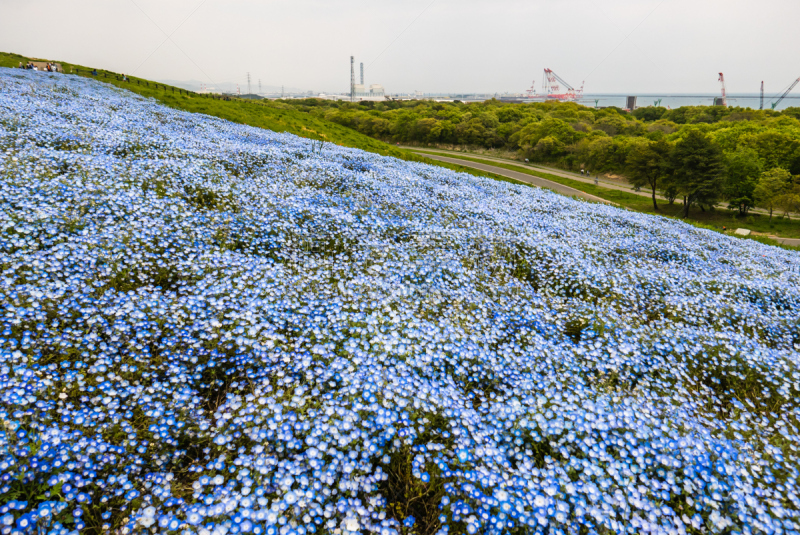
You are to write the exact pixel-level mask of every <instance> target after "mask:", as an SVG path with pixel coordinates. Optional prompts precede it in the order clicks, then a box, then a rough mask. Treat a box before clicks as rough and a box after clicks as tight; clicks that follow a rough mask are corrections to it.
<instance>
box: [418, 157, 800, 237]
mask: <svg viewBox="0 0 800 535" xmlns="http://www.w3.org/2000/svg"><path fill="white" fill-rule="evenodd" d="M419 152H424V153H426V154H441V153H438V152H430V151H419ZM453 157H454V158H459V159H461V160H466V161H470V162H475V163H481V164H484V165H493V166H495V167H501V168H503V169H508V170H510V171H516V172H518V173H525V174H528V175H531V176H537V177H540V178H545V179H547V180H552V181H553V182H558V183H559V184H564V185H565V186H570V187H572V188H575V189H577V190H581V191H585V192H586V193H589V194H592V195H595V196H597V197H600V198H602V199H605V200H607V201H612V202H615V203H617V204H619V205H620V206H622V207H624V208H627V209H629V210H634V211H637V212H643V213H648V214H655V215H661V216H665V217H674V218H677V219H682V218H681V215H682V213H683V205H681V204H679V203H677V202H676V203H675V204H672V205H670V204H668V203H666V202H664V201H662V202H659V204H658V206H659V211H658V212H656V211H654V210H653V203H652V201H651V200H650V198H648V197H643V196H641V195H637V194H635V193H627V192H625V191H620V190H616V189H611V188H605V187H603V186H595V185H594V184H587V183H586V182H581V181H580V180H572V179H569V178H565V177H562V176H558V175H553V174H550V173H544V172H542V171H539V170H534V169H531V168H529V167H525V166H521V165H513V164H507V163H503V162H498V161H495V160H482V159H480V158H472V157H469V156H462V155H461V154H460V153H459V154H458V155H454V156H453ZM684 221H686V222H687V223H690V224H693V225H698V226H701V227H704V228H710V229H713V230H722V227H723V226H724V227H727V228H728V229H729V230H730V229H733V230H735V229H737V228H739V227H742V228H748V229H750V230H751V231H753V232H756V233H762V234H770V235H776V236H781V237H784V238H800V221H798V220H796V219H789V218H782V217H780V215H773V217H772V220H771V221H770V220H769V217H768V216H766V215H764V214H750V215H748V216H747V217H746V218H740V217H738V216H737V214H736V212H735V211H734V210H728V209H726V208H721V207H717V208H715V209H713V210H711V211H706V212H703V211H701V210H700V208H697V207H695V208H692V211H691V213H690V215H689V218H688V219H686V220H684ZM753 239H758V240H759V241H764V242H765V243H770V244H776V243H777V242H775V241H774V240H769V239H767V238H764V237H758V236H755V237H754V238H753ZM784 247H788V248H791V249H794V250H800V248H798V247H791V246H784Z"/></svg>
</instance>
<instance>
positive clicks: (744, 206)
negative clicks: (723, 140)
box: [724, 147, 763, 215]
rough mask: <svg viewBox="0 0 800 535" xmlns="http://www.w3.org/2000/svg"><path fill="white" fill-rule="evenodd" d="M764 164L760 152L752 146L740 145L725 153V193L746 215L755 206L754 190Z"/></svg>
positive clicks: (732, 204) (729, 200)
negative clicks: (759, 155)
mask: <svg viewBox="0 0 800 535" xmlns="http://www.w3.org/2000/svg"><path fill="white" fill-rule="evenodd" d="M762 165H763V164H762V163H761V159H760V158H759V157H758V153H757V152H756V151H755V150H754V149H751V148H747V147H739V148H737V149H736V150H735V151H731V152H726V153H725V170H726V173H725V182H724V195H725V198H726V199H728V202H730V207H731V208H736V209H737V210H739V214H740V215H746V214H747V211H748V210H750V208H752V207H753V204H754V202H755V201H754V199H753V190H755V188H756V184H757V183H758V177H759V176H761V173H762V171H763V168H762Z"/></svg>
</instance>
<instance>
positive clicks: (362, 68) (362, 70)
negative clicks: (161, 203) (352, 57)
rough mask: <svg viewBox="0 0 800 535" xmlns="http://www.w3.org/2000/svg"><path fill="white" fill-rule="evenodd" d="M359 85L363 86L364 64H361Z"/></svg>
mask: <svg viewBox="0 0 800 535" xmlns="http://www.w3.org/2000/svg"><path fill="white" fill-rule="evenodd" d="M361 85H364V64H363V63H362V64H361Z"/></svg>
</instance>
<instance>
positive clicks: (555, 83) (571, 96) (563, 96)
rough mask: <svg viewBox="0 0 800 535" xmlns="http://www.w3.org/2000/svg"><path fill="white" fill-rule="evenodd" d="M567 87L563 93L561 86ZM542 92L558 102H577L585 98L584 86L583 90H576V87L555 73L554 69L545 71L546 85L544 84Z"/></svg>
mask: <svg viewBox="0 0 800 535" xmlns="http://www.w3.org/2000/svg"><path fill="white" fill-rule="evenodd" d="M559 84H561V85H563V86H565V87H566V92H565V93H561V92H560V91H561V85H559ZM542 87H543V88H544V89H542V92H543V93H544V95H545V96H546V97H547V98H553V99H558V100H576V99H579V98H581V97H583V84H581V88H580V89H578V90H575V88H574V87H572V86H571V85H569V84H568V83H567V82H565V81H564V79H563V78H561V77H560V76H559V75H557V74H556V73H555V72H553V70H552V69H545V70H544V83H543V84H542Z"/></svg>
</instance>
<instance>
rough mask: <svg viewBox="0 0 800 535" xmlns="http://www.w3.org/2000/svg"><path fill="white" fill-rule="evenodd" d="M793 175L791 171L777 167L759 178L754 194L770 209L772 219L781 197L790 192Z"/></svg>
mask: <svg viewBox="0 0 800 535" xmlns="http://www.w3.org/2000/svg"><path fill="white" fill-rule="evenodd" d="M791 180H792V176H791V175H790V174H789V171H787V170H786V169H782V168H780V167H776V168H774V169H770V170H769V171H766V172H765V173H763V174H762V175H761V178H760V179H759V180H758V184H756V187H755V189H754V190H753V195H754V196H755V198H756V200H757V201H758V203H759V204H760V205H761V206H763V207H764V208H767V209H768V210H769V218H770V219H772V211H773V210H774V209H775V208H777V207H778V205H779V203H780V201H781V197H782V196H784V195H786V194H787V193H790V188H791V185H792V184H791Z"/></svg>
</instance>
